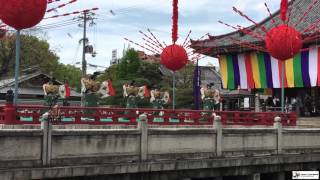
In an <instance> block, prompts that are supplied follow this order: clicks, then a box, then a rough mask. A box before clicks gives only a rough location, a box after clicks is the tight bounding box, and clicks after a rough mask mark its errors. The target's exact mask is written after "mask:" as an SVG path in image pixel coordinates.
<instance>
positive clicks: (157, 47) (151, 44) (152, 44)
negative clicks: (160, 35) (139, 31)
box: [142, 38, 163, 51]
mask: <svg viewBox="0 0 320 180" xmlns="http://www.w3.org/2000/svg"><path fill="white" fill-rule="evenodd" d="M142 40H144V41H145V43H147V44H149V45H150V46H152V47H153V48H155V49H157V50H159V51H162V50H163V49H162V48H161V47H159V46H157V45H155V44H154V43H152V42H150V41H149V40H147V39H145V38H142Z"/></svg>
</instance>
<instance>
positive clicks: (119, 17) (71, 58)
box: [40, 0, 280, 71]
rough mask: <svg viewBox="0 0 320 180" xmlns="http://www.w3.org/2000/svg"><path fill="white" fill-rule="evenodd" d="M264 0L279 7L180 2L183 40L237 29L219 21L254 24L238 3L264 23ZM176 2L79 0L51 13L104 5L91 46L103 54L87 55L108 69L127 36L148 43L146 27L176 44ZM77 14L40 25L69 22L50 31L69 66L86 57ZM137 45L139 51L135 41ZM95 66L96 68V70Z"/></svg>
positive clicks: (246, 0)
mask: <svg viewBox="0 0 320 180" xmlns="http://www.w3.org/2000/svg"><path fill="white" fill-rule="evenodd" d="M68 1H69V0H62V1H61V2H60V3H56V4H51V5H50V6H49V8H50V7H55V6H57V5H59V4H61V3H65V2H68ZM264 2H267V4H268V5H269V7H270V9H271V12H274V11H276V10H277V9H278V8H279V4H280V0H265V1H263V0H180V1H179V34H180V35H179V37H180V39H179V42H180V43H183V41H184V38H185V36H186V35H187V33H188V32H189V30H192V34H191V38H192V39H197V38H199V37H201V36H202V35H204V34H206V33H210V34H211V35H220V34H225V33H227V32H230V31H232V29H230V28H227V27H225V26H223V25H221V24H219V23H217V21H218V20H222V21H224V22H227V23H230V24H233V25H236V24H239V25H245V26H248V25H251V24H250V23H248V22H247V21H246V20H245V19H243V18H241V17H240V16H239V15H237V14H235V13H233V11H232V6H236V7H238V8H239V9H241V10H242V11H244V12H245V13H246V14H248V15H249V16H250V17H252V18H253V19H255V20H256V21H260V20H262V19H264V18H265V17H267V16H268V13H267V11H266V9H265V7H264ZM171 6H172V0H78V1H77V2H76V3H74V4H72V5H68V6H67V7H65V8H62V9H59V10H58V11H57V12H54V13H49V14H47V15H46V16H47V17H48V16H52V15H56V14H63V13H67V12H73V11H79V10H83V9H88V8H94V7H98V8H99V10H98V11H96V13H97V15H96V18H97V20H96V26H93V27H89V28H88V38H89V41H90V44H92V45H93V46H94V47H95V49H96V51H97V53H98V54H97V56H96V57H95V58H92V57H91V56H89V55H87V60H88V63H91V64H96V65H100V66H105V67H107V66H109V64H110V59H111V52H112V50H113V49H118V57H121V55H122V49H123V46H124V44H125V43H126V44H128V43H127V42H126V41H125V40H124V38H125V37H126V38H129V39H131V40H133V41H136V42H142V36H141V35H140V34H139V32H138V31H139V30H142V31H146V29H147V28H150V29H151V30H152V31H153V32H154V34H155V35H156V36H157V37H158V39H159V40H161V41H165V42H166V43H167V44H169V43H170V42H171V40H170V39H171V16H172V7H171ZM110 10H112V11H113V12H114V15H113V14H111V13H110ZM73 17H76V16H68V17H64V18H56V19H51V20H44V21H42V22H41V24H40V27H44V26H46V25H48V24H50V23H61V22H63V23H64V24H62V25H66V24H69V25H67V26H60V27H57V28H52V27H53V26H50V28H47V29H44V31H46V32H47V38H48V40H49V42H50V45H51V49H53V50H55V51H56V53H57V54H58V55H59V56H60V61H61V62H62V63H65V64H75V63H76V62H79V61H81V57H82V56H81V52H82V50H81V48H82V47H81V46H79V39H81V38H82V29H81V28H79V27H78V26H77V24H76V23H74V24H71V23H67V22H72V21H67V20H70V19H72V18H73ZM56 25H57V24H56ZM56 25H55V26H56ZM59 25H60V24H59ZM47 27H48V26H47ZM131 47H134V48H136V49H139V48H138V47H136V46H134V45H131ZM208 62H211V63H212V64H217V61H216V60H215V59H213V58H206V59H204V60H202V61H201V62H200V64H202V65H206V64H207V63H208ZM94 70H95V69H90V71H94Z"/></svg>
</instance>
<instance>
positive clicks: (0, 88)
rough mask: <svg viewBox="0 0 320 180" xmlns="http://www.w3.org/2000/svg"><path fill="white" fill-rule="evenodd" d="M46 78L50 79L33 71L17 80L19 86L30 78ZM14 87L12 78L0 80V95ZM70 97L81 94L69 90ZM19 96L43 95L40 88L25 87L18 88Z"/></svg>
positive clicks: (56, 82)
mask: <svg viewBox="0 0 320 180" xmlns="http://www.w3.org/2000/svg"><path fill="white" fill-rule="evenodd" d="M40 75H42V76H46V77H48V79H50V78H51V76H49V75H47V74H45V73H43V72H41V71H40V70H39V71H35V72H33V73H27V74H22V75H21V76H20V77H19V78H18V79H19V84H21V83H23V82H25V81H28V80H30V79H32V78H35V77H38V76H40ZM55 84H58V85H61V84H62V83H61V82H60V81H57V80H55ZM14 85H15V79H14V78H10V79H4V80H0V93H1V94H2V93H3V94H4V93H6V92H7V91H8V90H10V89H14ZM70 93H71V96H74V97H80V96H81V94H80V93H77V92H76V91H74V90H71V92H70ZM19 94H25V95H44V93H43V89H42V87H40V88H36V87H35V88H25V87H23V88H22V87H19Z"/></svg>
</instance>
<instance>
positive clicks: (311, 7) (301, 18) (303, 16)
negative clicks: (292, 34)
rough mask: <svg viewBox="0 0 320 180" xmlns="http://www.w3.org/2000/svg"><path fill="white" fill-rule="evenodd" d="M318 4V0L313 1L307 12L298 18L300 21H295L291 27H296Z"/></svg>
mask: <svg viewBox="0 0 320 180" xmlns="http://www.w3.org/2000/svg"><path fill="white" fill-rule="evenodd" d="M317 3H318V0H313V1H312V3H310V5H309V6H308V8H307V10H306V11H305V12H304V13H303V15H302V16H301V17H300V19H299V20H298V21H297V23H296V24H294V26H293V27H297V26H298V25H299V24H300V23H301V22H302V21H304V20H305V18H306V16H307V15H308V14H309V13H310V12H311V10H312V9H313V8H314V6H316V4H317Z"/></svg>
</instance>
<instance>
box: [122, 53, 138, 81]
mask: <svg viewBox="0 0 320 180" xmlns="http://www.w3.org/2000/svg"><path fill="white" fill-rule="evenodd" d="M140 66H141V60H140V59H139V53H138V52H137V51H136V50H134V49H129V50H127V52H126V53H125V55H124V57H123V58H122V59H121V62H120V64H119V66H118V77H119V78H120V79H128V80H132V79H134V78H135V77H137V75H138V70H139V68H140Z"/></svg>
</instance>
